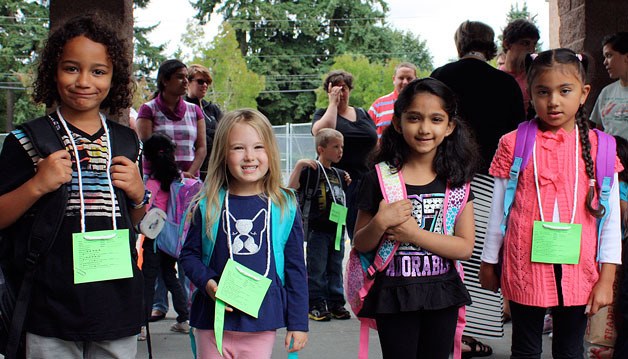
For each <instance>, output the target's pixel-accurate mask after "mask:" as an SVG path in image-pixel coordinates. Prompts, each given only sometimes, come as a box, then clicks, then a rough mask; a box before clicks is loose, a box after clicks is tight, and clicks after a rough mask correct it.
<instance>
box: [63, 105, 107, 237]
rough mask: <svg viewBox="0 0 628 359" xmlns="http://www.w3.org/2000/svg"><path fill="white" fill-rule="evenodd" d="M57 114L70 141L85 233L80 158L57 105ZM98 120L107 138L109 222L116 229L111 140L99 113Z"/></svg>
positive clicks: (102, 117) (103, 118)
mask: <svg viewBox="0 0 628 359" xmlns="http://www.w3.org/2000/svg"><path fill="white" fill-rule="evenodd" d="M57 116H59V122H61V125H62V126H63V129H64V130H65V132H66V133H67V135H68V137H69V139H70V142H72V150H73V152H74V159H75V163H76V172H77V173H78V186H79V200H80V202H81V233H85V197H84V195H83V175H82V173H81V158H80V157H79V152H78V148H77V146H76V141H74V136H72V131H70V129H69V128H68V125H67V123H66V121H65V119H64V118H63V115H61V111H59V108H58V107H57ZM100 121H101V122H102V127H103V128H104V129H105V137H106V139H107V166H106V172H107V184H108V185H109V194H110V195H111V222H112V223H113V229H114V230H117V229H118V227H117V225H116V196H115V192H114V190H113V184H112V182H111V141H110V136H109V129H108V128H107V123H106V122H105V116H103V115H102V113H101V114H100Z"/></svg>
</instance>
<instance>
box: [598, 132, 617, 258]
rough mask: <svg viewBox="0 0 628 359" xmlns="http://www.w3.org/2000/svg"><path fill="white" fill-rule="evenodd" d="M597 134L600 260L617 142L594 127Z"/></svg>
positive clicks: (613, 175) (613, 177) (613, 174)
mask: <svg viewBox="0 0 628 359" xmlns="http://www.w3.org/2000/svg"><path fill="white" fill-rule="evenodd" d="M593 131H595V134H596V135H597V157H596V159H595V182H596V183H597V186H598V189H599V196H598V197H599V203H600V206H604V209H605V210H604V215H603V216H602V218H599V219H598V220H597V257H596V261H597V262H599V261H600V245H601V242H602V226H603V224H604V222H606V220H607V219H608V214H609V212H610V211H609V209H610V204H609V198H610V194H611V188H612V187H613V181H614V179H615V158H616V156H617V148H616V147H617V144H616V143H615V138H614V137H613V136H611V135H609V134H607V133H604V132H602V131H599V130H598V129H594V130H593Z"/></svg>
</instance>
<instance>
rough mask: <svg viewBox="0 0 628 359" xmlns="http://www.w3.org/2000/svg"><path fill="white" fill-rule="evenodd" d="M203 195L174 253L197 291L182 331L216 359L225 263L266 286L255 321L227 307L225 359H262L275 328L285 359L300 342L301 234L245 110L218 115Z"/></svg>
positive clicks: (263, 133) (262, 135)
mask: <svg viewBox="0 0 628 359" xmlns="http://www.w3.org/2000/svg"><path fill="white" fill-rule="evenodd" d="M212 153H213V154H212V156H211V157H210V161H209V165H208V173H209V174H210V175H208V177H207V180H206V182H205V187H204V190H203V191H202V193H201V194H200V196H199V201H198V205H197V207H196V209H195V211H194V219H193V222H192V226H191V228H190V231H189V234H188V236H187V240H186V242H185V245H184V247H183V250H182V252H181V258H180V261H181V265H182V266H183V268H184V270H185V273H186V275H187V276H188V277H189V278H190V280H191V281H192V282H193V283H194V284H195V285H196V287H197V288H199V290H198V292H197V294H196V295H195V297H194V299H193V302H192V310H191V316H190V325H191V326H192V327H194V328H196V331H195V332H196V337H197V339H196V343H197V354H198V357H199V358H220V357H221V356H220V354H219V353H218V351H217V349H216V340H215V333H214V330H213V329H214V314H215V293H216V291H217V288H218V285H219V283H220V277H221V274H222V272H223V270H224V267H225V264H226V263H227V260H228V259H231V260H234V261H235V262H237V263H239V264H242V265H244V266H246V267H248V268H249V269H251V270H253V271H255V272H257V273H259V274H263V275H264V276H266V277H268V278H269V279H271V280H272V284H271V285H270V288H269V289H268V291H267V292H266V294H265V296H264V299H263V302H262V305H261V308H260V310H259V316H258V318H254V317H252V316H250V315H248V314H245V313H243V312H241V311H239V310H238V309H236V308H231V307H227V313H226V314H225V320H224V339H223V341H222V342H223V355H224V357H225V358H236V357H240V356H242V357H255V358H270V357H271V354H272V348H273V344H274V342H275V331H276V329H277V328H282V327H287V329H288V331H287V334H286V338H285V345H286V349H287V350H288V351H289V352H292V351H298V350H300V349H301V348H303V347H304V346H305V344H306V342H307V333H306V332H307V330H308V322H307V321H308V317H307V311H308V299H307V280H306V269H305V261H304V256H303V229H302V225H301V218H300V215H299V214H298V213H297V212H298V211H296V198H295V196H294V194H293V193H292V192H291V191H289V190H286V189H285V188H283V187H282V185H281V172H280V165H279V150H278V147H277V143H276V140H275V136H274V134H273V130H272V127H271V125H270V122H269V121H268V119H267V118H266V117H265V116H264V115H263V114H261V113H260V112H258V111H256V110H253V109H241V110H236V111H232V112H229V113H227V114H225V116H224V117H223V119H222V120H221V121H220V123H219V124H218V127H217V129H216V137H215V143H214V146H213V149H212Z"/></svg>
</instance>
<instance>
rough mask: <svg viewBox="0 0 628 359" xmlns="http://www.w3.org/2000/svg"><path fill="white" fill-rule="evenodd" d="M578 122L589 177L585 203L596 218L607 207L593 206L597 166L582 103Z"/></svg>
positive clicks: (577, 117) (600, 216)
mask: <svg viewBox="0 0 628 359" xmlns="http://www.w3.org/2000/svg"><path fill="white" fill-rule="evenodd" d="M576 122H577V123H578V131H579V132H580V133H579V135H580V144H581V146H582V159H583V160H584V163H585V166H586V171H587V177H589V180H593V181H589V190H588V191H587V198H586V202H585V205H586V207H587V211H589V213H591V215H593V217H595V218H602V216H603V215H604V212H606V208H604V206H603V205H600V206H599V207H598V208H593V197H594V195H595V188H596V186H595V168H594V164H593V158H592V157H591V142H590V141H589V123H588V121H587V116H586V111H585V109H584V107H583V106H582V105H581V106H580V108H579V109H578V113H576Z"/></svg>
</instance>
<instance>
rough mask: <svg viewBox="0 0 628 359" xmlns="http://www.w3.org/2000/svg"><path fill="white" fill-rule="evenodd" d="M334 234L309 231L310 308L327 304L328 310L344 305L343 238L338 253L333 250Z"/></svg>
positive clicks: (308, 274)
mask: <svg viewBox="0 0 628 359" xmlns="http://www.w3.org/2000/svg"><path fill="white" fill-rule="evenodd" d="M335 239H336V233H325V232H318V231H310V235H309V237H308V240H307V284H308V291H309V295H310V307H312V306H314V305H319V304H321V303H323V302H327V304H328V306H329V308H330V309H331V308H335V307H337V306H344V305H345V298H344V290H343V286H342V258H343V257H344V253H345V243H344V236H342V237H341V238H340V251H336V250H334V244H335Z"/></svg>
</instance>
